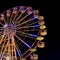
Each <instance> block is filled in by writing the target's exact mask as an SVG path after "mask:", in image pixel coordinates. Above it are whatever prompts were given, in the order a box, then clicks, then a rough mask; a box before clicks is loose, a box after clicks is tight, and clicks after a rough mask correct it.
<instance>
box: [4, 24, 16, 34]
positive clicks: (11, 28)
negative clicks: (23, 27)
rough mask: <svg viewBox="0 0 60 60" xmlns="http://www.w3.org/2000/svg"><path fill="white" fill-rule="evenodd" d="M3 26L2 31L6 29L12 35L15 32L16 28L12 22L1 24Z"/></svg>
mask: <svg viewBox="0 0 60 60" xmlns="http://www.w3.org/2000/svg"><path fill="white" fill-rule="evenodd" d="M3 28H4V31H5V29H6V30H7V31H8V33H9V34H11V35H14V34H15V33H16V30H15V27H14V25H13V24H10V23H9V24H5V25H4V26H3Z"/></svg>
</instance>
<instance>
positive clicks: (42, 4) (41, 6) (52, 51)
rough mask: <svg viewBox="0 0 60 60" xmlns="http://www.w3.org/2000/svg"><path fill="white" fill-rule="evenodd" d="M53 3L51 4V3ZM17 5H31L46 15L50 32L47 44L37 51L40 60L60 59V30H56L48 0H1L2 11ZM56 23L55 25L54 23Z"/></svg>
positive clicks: (0, 10)
mask: <svg viewBox="0 0 60 60" xmlns="http://www.w3.org/2000/svg"><path fill="white" fill-rule="evenodd" d="M50 5H51V4H50ZM15 6H31V7H33V9H37V10H39V11H40V15H42V16H44V17H45V23H46V26H47V31H48V34H47V36H45V40H44V41H45V43H46V46H45V48H43V49H38V51H37V53H38V54H39V60H60V59H59V58H60V49H59V47H60V45H59V44H60V43H59V39H58V38H59V35H58V34H59V32H58V31H55V29H56V28H55V25H56V24H55V22H54V21H55V20H54V19H52V17H51V15H52V13H51V15H49V11H50V12H51V10H49V8H51V7H50V6H49V3H48V1H46V0H13V1H9V0H8V1H6V0H0V13H2V12H4V11H6V10H7V9H9V8H12V7H15ZM54 24H55V25H54ZM54 28H55V29H54ZM57 36H58V38H57Z"/></svg>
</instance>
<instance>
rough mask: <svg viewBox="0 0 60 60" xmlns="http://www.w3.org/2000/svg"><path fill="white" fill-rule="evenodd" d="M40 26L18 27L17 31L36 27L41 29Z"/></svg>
mask: <svg viewBox="0 0 60 60" xmlns="http://www.w3.org/2000/svg"><path fill="white" fill-rule="evenodd" d="M39 26H40V25H34V26H24V27H20V28H19V27H17V30H19V29H23V28H25V29H26V28H35V27H39Z"/></svg>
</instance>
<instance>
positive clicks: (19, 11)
mask: <svg viewBox="0 0 60 60" xmlns="http://www.w3.org/2000/svg"><path fill="white" fill-rule="evenodd" d="M19 12H20V9H19V11H18V12H17V14H15V16H14V17H13V21H12V22H13V23H14V22H15V19H16V17H17V15H18V13H19Z"/></svg>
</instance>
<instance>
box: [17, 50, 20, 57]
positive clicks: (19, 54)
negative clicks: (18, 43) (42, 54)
mask: <svg viewBox="0 0 60 60" xmlns="http://www.w3.org/2000/svg"><path fill="white" fill-rule="evenodd" d="M17 53H18V55H19V57H20V51H19V50H18V49H17Z"/></svg>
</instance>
